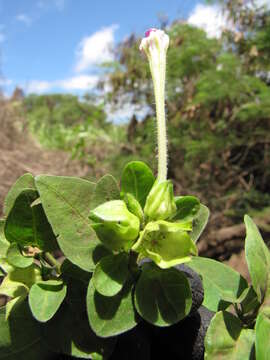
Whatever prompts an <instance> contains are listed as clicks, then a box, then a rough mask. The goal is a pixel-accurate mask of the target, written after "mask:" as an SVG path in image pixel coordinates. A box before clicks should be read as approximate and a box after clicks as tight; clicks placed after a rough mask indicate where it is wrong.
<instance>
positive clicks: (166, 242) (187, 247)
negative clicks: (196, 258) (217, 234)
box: [133, 220, 197, 269]
mask: <svg viewBox="0 0 270 360" xmlns="http://www.w3.org/2000/svg"><path fill="white" fill-rule="evenodd" d="M190 230H191V223H189V222H187V223H170V222H168V221H163V220H159V221H153V222H150V223H148V224H147V225H146V227H145V229H144V230H143V231H142V232H141V234H140V238H139V240H138V241H137V242H136V243H135V245H134V246H133V250H135V251H138V252H139V253H140V254H141V256H144V257H149V258H150V259H152V260H153V261H154V262H155V263H156V264H157V265H158V266H159V267H161V268H164V269H166V268H169V267H172V266H174V265H178V264H181V263H184V262H187V261H189V260H190V259H191V255H197V248H196V245H195V244H194V243H193V241H192V240H191V238H190V236H189V234H188V231H190Z"/></svg>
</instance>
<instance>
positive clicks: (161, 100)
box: [140, 29, 169, 182]
mask: <svg viewBox="0 0 270 360" xmlns="http://www.w3.org/2000/svg"><path fill="white" fill-rule="evenodd" d="M168 46H169V37H168V35H167V34H165V33H164V31H162V30H157V29H150V30H148V31H147V32H146V33H145V37H144V38H143V39H142V42H141V44H140V50H141V51H144V53H145V54H146V55H147V58H148V61H149V66H150V71H151V75H152V79H153V85H154V93H155V102H156V117H157V144H158V176H157V180H158V182H162V181H165V180H166V179H167V168H168V156H167V131H166V113H165V78H166V54H167V49H168Z"/></svg>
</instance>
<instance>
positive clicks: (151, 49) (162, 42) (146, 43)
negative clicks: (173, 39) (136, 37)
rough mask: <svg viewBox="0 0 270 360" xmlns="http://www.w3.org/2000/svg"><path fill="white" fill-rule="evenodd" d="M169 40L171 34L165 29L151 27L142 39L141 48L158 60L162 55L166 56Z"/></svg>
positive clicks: (155, 60) (148, 55)
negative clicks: (166, 32)
mask: <svg viewBox="0 0 270 360" xmlns="http://www.w3.org/2000/svg"><path fill="white" fill-rule="evenodd" d="M169 42H170V39H169V36H168V35H167V34H165V32H164V31H163V30H159V29H149V30H147V31H146V32H145V37H144V38H143V39H142V41H141V44H140V50H141V51H144V52H145V54H146V55H147V57H148V58H149V57H151V58H152V59H153V60H154V62H158V61H160V58H161V57H162V56H164V55H165V56H166V52H167V50H168V47H169Z"/></svg>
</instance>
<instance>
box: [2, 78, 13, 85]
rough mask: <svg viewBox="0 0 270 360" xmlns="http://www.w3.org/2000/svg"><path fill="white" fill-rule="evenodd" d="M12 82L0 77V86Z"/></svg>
mask: <svg viewBox="0 0 270 360" xmlns="http://www.w3.org/2000/svg"><path fill="white" fill-rule="evenodd" d="M12 83H13V81H12V80H10V79H5V78H0V86H9V85H11V84H12Z"/></svg>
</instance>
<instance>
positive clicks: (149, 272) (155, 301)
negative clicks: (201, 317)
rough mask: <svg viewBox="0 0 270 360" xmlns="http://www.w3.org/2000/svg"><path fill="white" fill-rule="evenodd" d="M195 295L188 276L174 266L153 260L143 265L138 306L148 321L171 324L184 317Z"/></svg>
mask: <svg viewBox="0 0 270 360" xmlns="http://www.w3.org/2000/svg"><path fill="white" fill-rule="evenodd" d="M191 305H192V298H191V290H190V286H189V282H188V280H187V278H186V276H185V275H184V274H183V273H182V272H180V271H178V270H176V269H174V268H171V269H166V270H161V269H159V268H158V267H157V266H156V265H155V264H154V263H146V264H144V265H143V267H142V273H141V276H140V278H139V280H138V282H137V284H136V288H135V306H136V309H137V311H138V313H139V314H140V315H141V317H142V318H144V319H145V320H146V321H148V322H150V323H151V324H154V325H156V326H170V325H172V324H175V323H177V322H179V321H180V320H182V319H183V318H185V317H186V316H187V315H188V314H189V312H190V309H191Z"/></svg>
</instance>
